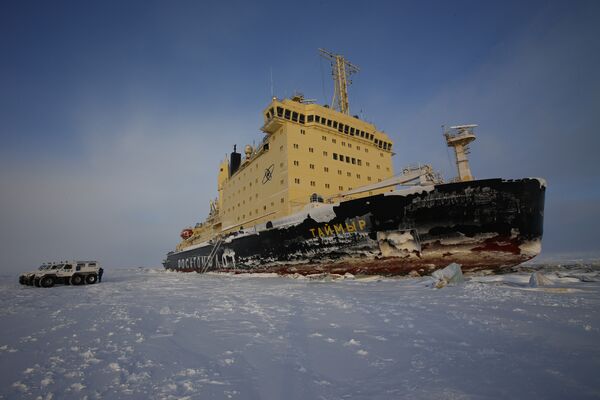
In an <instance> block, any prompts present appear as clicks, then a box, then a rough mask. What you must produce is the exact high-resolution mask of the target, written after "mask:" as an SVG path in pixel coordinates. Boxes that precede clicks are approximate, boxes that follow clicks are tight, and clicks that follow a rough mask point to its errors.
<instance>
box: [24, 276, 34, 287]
mask: <svg viewBox="0 0 600 400" xmlns="http://www.w3.org/2000/svg"><path fill="white" fill-rule="evenodd" d="M34 279H35V278H33V277H31V278H29V279H28V280H27V282H25V283H27V285H29V286H33V281H34Z"/></svg>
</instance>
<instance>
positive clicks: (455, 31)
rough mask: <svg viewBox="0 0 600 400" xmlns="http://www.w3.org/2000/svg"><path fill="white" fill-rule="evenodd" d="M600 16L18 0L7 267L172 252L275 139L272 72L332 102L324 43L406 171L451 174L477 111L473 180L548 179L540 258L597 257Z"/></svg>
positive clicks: (281, 87)
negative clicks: (447, 135)
mask: <svg viewBox="0 0 600 400" xmlns="http://www.w3.org/2000/svg"><path fill="white" fill-rule="evenodd" d="M598 20H600V3H598V2H595V1H587V2H586V1H569V2H567V1H562V2H552V1H527V2H519V1H497V2H491V1H490V2H480V1H455V2H447V1H427V2H426V1H422V2H417V1H411V2H409V1H404V2H402V1H398V2H307V3H302V4H294V3H286V2H258V3H257V4H254V3H253V2H218V3H217V2H213V3H211V2H191V1H190V2H185V1H177V2H150V1H145V2H141V1H127V2H116V1H115V2H109V1H105V2H75V1H74V2H41V1H40V2H33V1H32V2H23V1H4V2H2V4H1V5H0V54H1V57H0V138H1V140H2V146H1V147H0V185H1V186H0V190H1V195H0V196H1V197H0V250H2V254H3V255H4V261H3V263H2V265H3V268H4V266H5V265H6V266H7V267H6V268H18V269H24V268H27V267H28V266H31V265H33V264H37V263H39V262H41V261H43V260H46V259H59V258H71V257H76V258H78V257H81V258H98V259H100V260H101V261H103V262H104V263H105V264H106V265H108V266H138V265H143V266H157V265H159V264H160V261H161V259H162V257H163V256H164V254H165V253H166V252H167V251H168V250H170V249H171V248H172V247H173V246H174V245H175V243H176V242H177V239H178V233H179V231H180V229H181V228H182V227H184V226H186V225H188V224H190V223H194V222H196V221H199V220H201V219H202V218H203V217H204V216H205V215H206V212H207V211H208V200H209V199H210V198H211V197H214V196H215V195H216V168H217V166H218V162H219V160H220V159H221V158H222V157H223V156H224V155H225V153H226V152H228V151H230V149H231V146H232V145H233V144H234V143H237V144H239V145H243V144H246V143H252V141H258V140H260V138H261V135H260V132H259V127H260V125H261V122H262V121H261V116H260V111H261V110H262V109H263V107H265V106H266V104H267V103H268V101H269V98H270V95H271V83H270V81H271V74H272V76H273V84H274V85H273V86H274V91H275V94H276V95H277V96H279V97H285V96H289V95H291V94H292V93H293V92H294V91H296V90H299V91H302V92H303V93H304V94H305V95H306V96H307V97H308V98H315V99H317V100H318V101H319V102H321V103H325V102H329V101H330V97H331V92H332V84H331V82H330V73H329V64H328V62H327V61H325V60H323V59H321V58H320V57H319V56H318V52H317V49H318V48H319V47H324V48H326V49H329V50H331V51H334V52H336V53H341V54H344V55H346V56H347V58H348V59H349V60H350V61H352V62H353V63H355V64H357V65H358V66H360V68H361V72H360V73H359V74H357V75H355V76H354V78H353V84H352V86H351V88H350V101H351V110H352V112H353V113H359V114H360V115H361V116H362V117H363V118H366V119H368V120H370V121H372V122H374V123H376V125H377V126H378V127H379V128H380V129H383V130H385V131H386V132H387V133H388V134H389V135H390V136H391V137H392V138H393V139H394V141H395V149H396V151H397V152H398V154H397V156H396V157H395V161H394V162H395V167H396V169H397V170H398V169H400V168H401V167H402V166H403V165H406V164H410V163H414V162H429V163H432V164H433V165H434V167H435V168H437V169H439V170H441V171H442V172H443V173H444V175H445V176H446V177H451V176H453V174H454V166H453V164H452V163H451V160H450V158H449V154H448V151H447V150H446V148H445V147H444V142H443V140H442V138H441V136H440V133H441V129H440V126H441V125H442V124H456V123H477V124H479V125H480V128H479V129H478V135H479V137H478V140H477V141H476V142H475V143H474V144H473V145H472V153H473V154H472V163H471V166H472V169H473V172H474V174H475V175H476V177H482V178H484V177H515V178H516V177H523V176H541V177H544V178H546V179H547V180H548V184H549V186H548V192H547V201H546V206H547V207H546V209H547V213H546V225H545V226H546V235H545V239H544V252H543V255H544V256H547V257H555V256H558V255H565V254H578V255H584V254H598V253H600V252H599V251H598V250H599V246H598V244H597V243H596V238H597V237H600V228H599V226H600V176H599V174H600V168H599V166H600V165H599V164H600V163H599V162H598V156H597V154H598V151H599V147H600V140H599V139H598V137H599V134H598V132H597V130H598V127H599V126H600V117H599V111H600V79H599V76H598V70H600V68H599V67H598V66H599V65H600V44H599V43H600V40H599V39H598V38H599V37H600V25H599V24H598V23H597V21H598ZM8 266H10V267H8Z"/></svg>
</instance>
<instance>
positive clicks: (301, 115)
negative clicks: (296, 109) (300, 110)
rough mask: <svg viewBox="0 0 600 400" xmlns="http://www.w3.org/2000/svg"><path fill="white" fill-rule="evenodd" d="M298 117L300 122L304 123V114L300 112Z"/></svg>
mask: <svg viewBox="0 0 600 400" xmlns="http://www.w3.org/2000/svg"><path fill="white" fill-rule="evenodd" d="M299 119H300V123H301V124H303V123H304V114H300V116H299Z"/></svg>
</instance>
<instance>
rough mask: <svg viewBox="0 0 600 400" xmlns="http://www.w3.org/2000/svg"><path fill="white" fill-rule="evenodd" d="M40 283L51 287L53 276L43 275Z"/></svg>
mask: <svg viewBox="0 0 600 400" xmlns="http://www.w3.org/2000/svg"><path fill="white" fill-rule="evenodd" d="M40 285H41V286H42V287H52V286H54V278H52V277H50V276H45V277H43V278H42V279H41V280H40Z"/></svg>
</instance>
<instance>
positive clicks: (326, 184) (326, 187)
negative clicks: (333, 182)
mask: <svg viewBox="0 0 600 400" xmlns="http://www.w3.org/2000/svg"><path fill="white" fill-rule="evenodd" d="M341 174H342V171H340V170H338V175H341ZM346 174H347V175H348V176H352V174H351V173H350V172H347V173H346ZM356 177H357V178H359V179H360V174H356ZM367 181H369V182H371V177H370V176H367ZM377 182H381V178H377ZM294 183H295V184H296V185H300V183H301V181H300V178H294ZM309 184H310V186H316V185H317V183H316V182H315V181H310V182H309ZM324 185H325V189H329V183H325V184H324ZM340 190H342V189H340ZM348 190H352V188H351V187H349V188H348Z"/></svg>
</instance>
